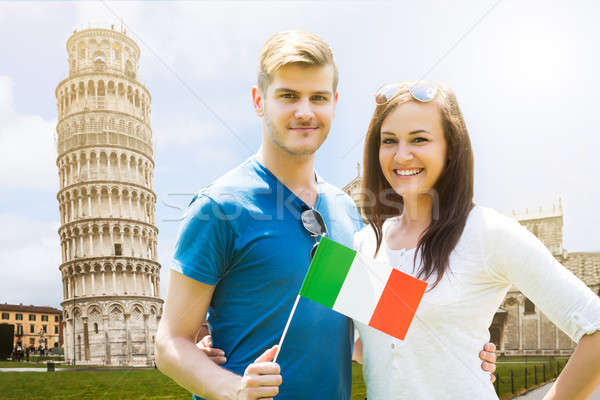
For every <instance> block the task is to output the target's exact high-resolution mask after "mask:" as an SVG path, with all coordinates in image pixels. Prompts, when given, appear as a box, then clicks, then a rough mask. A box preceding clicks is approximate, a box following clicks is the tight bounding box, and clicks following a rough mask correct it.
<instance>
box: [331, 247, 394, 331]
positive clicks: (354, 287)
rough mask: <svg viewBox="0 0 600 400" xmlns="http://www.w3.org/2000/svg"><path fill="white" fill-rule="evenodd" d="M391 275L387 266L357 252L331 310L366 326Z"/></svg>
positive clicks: (390, 270) (390, 269)
mask: <svg viewBox="0 0 600 400" xmlns="http://www.w3.org/2000/svg"><path fill="white" fill-rule="evenodd" d="M391 273H392V268H391V267H389V266H388V265H385V264H381V263H376V262H375V261H374V260H373V259H370V258H368V257H366V256H364V255H362V254H361V253H360V252H357V253H356V257H354V261H353V262H352V265H351V266H350V270H349V271H348V274H347V275H346V279H345V280H344V284H343V285H342V288H341V289H340V291H339V293H338V297H337V299H336V301H335V304H334V305H333V309H334V310H335V311H338V312H340V313H342V314H344V315H347V316H349V317H351V318H354V319H356V320H358V321H360V322H363V323H365V324H367V325H368V324H369V321H370V320H371V316H372V315H373V312H374V311H375V307H377V303H378V302H379V298H380V297H381V293H383V288H384V287H385V285H386V284H387V281H388V279H389V277H390V274H391Z"/></svg>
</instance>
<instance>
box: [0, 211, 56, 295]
mask: <svg viewBox="0 0 600 400" xmlns="http://www.w3.org/2000/svg"><path fill="white" fill-rule="evenodd" d="M0 226H3V227H10V229H2V230H0V265H2V275H1V279H0V293H2V297H1V298H0V301H2V302H8V303H13V304H15V303H16V304H18V303H23V304H34V305H40V306H41V305H49V306H53V307H59V305H60V302H61V301H62V283H61V276H60V271H59V270H58V267H59V265H60V263H61V255H60V245H59V239H58V235H57V229H58V225H57V223H56V222H46V221H41V220H37V219H32V218H28V217H24V216H22V215H15V214H8V213H5V214H0Z"/></svg>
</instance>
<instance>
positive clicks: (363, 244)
mask: <svg viewBox="0 0 600 400" xmlns="http://www.w3.org/2000/svg"><path fill="white" fill-rule="evenodd" d="M397 218H398V217H392V218H388V219H386V220H385V221H384V222H383V226H382V232H383V233H385V231H386V230H387V229H388V228H389V226H390V225H391V224H393V223H394V221H396V220H397ZM353 247H354V250H357V251H360V252H361V253H365V254H366V253H374V252H375V248H376V247H377V237H376V236H375V230H374V229H373V226H372V225H371V224H367V225H365V226H363V227H362V229H361V230H360V231H358V232H356V233H355V234H354V241H353Z"/></svg>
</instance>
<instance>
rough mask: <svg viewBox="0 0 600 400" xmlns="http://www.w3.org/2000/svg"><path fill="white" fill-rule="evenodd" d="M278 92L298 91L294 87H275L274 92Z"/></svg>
mask: <svg viewBox="0 0 600 400" xmlns="http://www.w3.org/2000/svg"><path fill="white" fill-rule="evenodd" d="M279 92H292V93H298V91H297V90H294V89H288V88H277V89H275V93H279Z"/></svg>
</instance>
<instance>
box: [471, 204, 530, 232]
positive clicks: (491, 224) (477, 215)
mask: <svg viewBox="0 0 600 400" xmlns="http://www.w3.org/2000/svg"><path fill="white" fill-rule="evenodd" d="M515 225H519V223H518V221H517V220H515V219H514V218H511V217H509V216H508V215H504V214H502V213H500V212H499V211H497V210H495V209H493V208H490V207H484V206H480V205H475V207H473V209H472V210H471V212H470V213H469V216H468V218H467V223H466V227H470V228H476V229H477V228H478V229H482V230H485V231H488V232H490V231H491V232H493V231H495V230H498V229H500V230H503V229H507V228H510V227H512V226H515Z"/></svg>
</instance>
